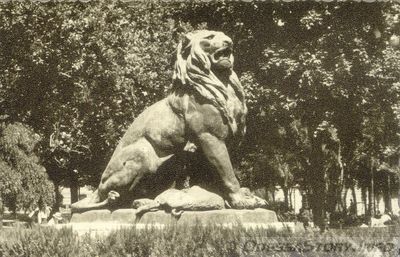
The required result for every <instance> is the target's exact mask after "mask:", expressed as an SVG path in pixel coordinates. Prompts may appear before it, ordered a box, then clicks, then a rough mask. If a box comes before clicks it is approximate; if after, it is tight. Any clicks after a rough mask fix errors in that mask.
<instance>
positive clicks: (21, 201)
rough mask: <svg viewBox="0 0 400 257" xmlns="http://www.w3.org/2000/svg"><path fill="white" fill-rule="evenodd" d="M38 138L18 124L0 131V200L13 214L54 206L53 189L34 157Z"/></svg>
mask: <svg viewBox="0 0 400 257" xmlns="http://www.w3.org/2000/svg"><path fill="white" fill-rule="evenodd" d="M39 140H40V137H39V135H37V134H35V133H34V132H33V131H32V129H30V128H28V127H26V126H24V125H22V124H21V123H14V124H7V125H6V124H5V123H3V124H1V127H0V199H2V200H3V201H4V205H5V206H7V207H9V208H10V210H12V211H13V212H14V213H15V212H16V211H17V210H20V209H22V210H30V209H33V208H35V207H37V204H38V202H39V200H40V199H42V201H43V202H44V203H47V204H49V205H51V204H53V202H54V185H53V184H52V182H50V180H49V178H48V176H47V173H46V170H45V168H44V167H43V166H42V165H41V163H40V160H39V158H38V156H37V149H36V147H37V144H38V142H39Z"/></svg>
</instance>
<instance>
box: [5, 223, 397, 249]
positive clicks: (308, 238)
mask: <svg viewBox="0 0 400 257" xmlns="http://www.w3.org/2000/svg"><path fill="white" fill-rule="evenodd" d="M399 238H400V229H399V227H397V228H395V227H393V228H356V229H346V230H331V231H328V232H325V233H323V234H320V233H319V232H307V231H306V232H304V233H300V234H290V233H288V232H277V231H273V230H267V229H253V230H246V229H244V228H241V227H238V228H234V229H229V228H221V227H216V226H208V227H202V226H200V225H196V226H193V227H184V226H171V227H168V228H166V229H163V230H158V229H150V228H149V229H142V230H137V229H135V228H126V229H120V230H116V231H114V232H111V233H110V234H109V235H107V236H97V237H90V236H88V235H83V236H78V235H77V234H76V233H73V231H72V230H71V229H70V228H63V229H61V230H57V229H54V228H52V227H34V228H32V229H23V228H19V229H7V230H2V231H0V256H1V257H3V256H4V257H9V256H10V257H11V256H51V257H53V256H140V257H142V256H160V257H161V256H162V257H167V256H182V257H188V256H218V257H220V256H221V257H222V256H227V257H228V256H229V257H235V256H352V257H357V256H371V257H379V256H400V254H399V242H400V240H399Z"/></svg>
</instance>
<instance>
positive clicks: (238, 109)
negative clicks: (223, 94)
mask: <svg viewBox="0 0 400 257" xmlns="http://www.w3.org/2000/svg"><path fill="white" fill-rule="evenodd" d="M227 95H228V99H227V101H226V105H227V111H228V115H229V116H230V117H232V120H233V122H234V123H235V124H232V125H233V126H232V130H233V133H234V134H236V132H238V129H241V127H242V126H244V124H243V123H244V119H245V114H246V113H245V112H246V110H245V106H244V104H243V103H242V102H241V101H240V99H239V98H238V97H237V95H236V92H235V90H234V89H233V88H232V86H230V85H228V86H227Z"/></svg>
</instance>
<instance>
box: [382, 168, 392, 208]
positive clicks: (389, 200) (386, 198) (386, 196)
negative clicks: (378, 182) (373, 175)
mask: <svg viewBox="0 0 400 257" xmlns="http://www.w3.org/2000/svg"><path fill="white" fill-rule="evenodd" d="M391 191H392V190H391V187H390V174H389V173H388V174H387V187H386V190H385V191H384V202H385V212H386V211H390V212H391V211H392V197H391V196H392V194H391Z"/></svg>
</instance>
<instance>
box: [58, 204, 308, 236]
mask: <svg viewBox="0 0 400 257" xmlns="http://www.w3.org/2000/svg"><path fill="white" fill-rule="evenodd" d="M199 223H200V224H202V225H210V224H215V225H217V226H223V227H235V226H238V225H240V226H243V227H244V228H256V227H258V228H274V229H276V230H289V231H291V232H298V231H302V230H304V229H303V226H302V224H301V223H294V222H286V223H284V222H278V219H277V217H276V214H275V212H274V211H270V210H266V209H255V210H233V209H224V210H212V211H185V212H183V213H182V215H181V216H180V217H179V218H178V217H175V216H173V215H171V214H170V213H166V212H165V211H156V212H147V213H145V214H143V216H142V217H140V218H138V219H136V216H135V209H120V210H116V211H114V212H111V211H109V210H96V211H87V212H84V213H74V214H73V215H72V218H71V221H70V223H69V224H63V225H57V227H65V226H72V229H73V230H74V231H75V232H77V233H78V234H85V233H89V234H91V235H94V234H103V235H104V234H108V233H109V232H110V231H112V230H115V229H118V228H126V227H133V226H135V227H136V228H137V229H143V228H146V227H155V228H160V229H162V228H164V227H165V226H168V225H174V224H177V225H184V226H195V225H196V224H199Z"/></svg>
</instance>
